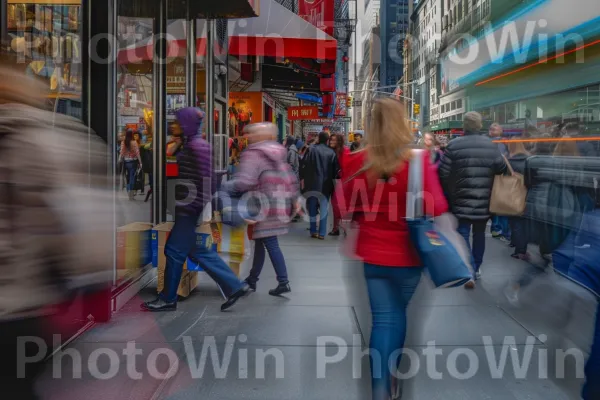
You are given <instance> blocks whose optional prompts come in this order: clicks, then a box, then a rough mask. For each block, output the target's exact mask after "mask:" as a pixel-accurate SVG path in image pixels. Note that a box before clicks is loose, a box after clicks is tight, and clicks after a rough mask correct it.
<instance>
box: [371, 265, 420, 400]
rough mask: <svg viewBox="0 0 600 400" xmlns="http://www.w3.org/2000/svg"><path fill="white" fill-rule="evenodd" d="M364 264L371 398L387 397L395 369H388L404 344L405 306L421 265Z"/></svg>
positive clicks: (412, 292) (393, 365)
mask: <svg viewBox="0 0 600 400" xmlns="http://www.w3.org/2000/svg"><path fill="white" fill-rule="evenodd" d="M364 267H365V278H366V280H367V289H368V292H369V302H370V304H371V314H372V317H373V327H372V330H371V343H370V345H369V348H370V349H371V352H372V354H371V358H370V359H371V386H372V392H373V400H381V399H389V397H390V394H391V382H392V380H391V375H390V373H391V372H395V370H391V369H392V368H396V369H397V368H398V365H399V364H400V357H399V356H398V357H396V355H397V354H398V353H397V352H398V351H399V350H401V349H402V348H403V347H404V339H405V337H406V308H407V307H408V303H409V302H410V300H411V298H412V296H413V294H414V293H415V290H416V289H417V286H418V284H419V281H420V280H421V273H422V271H423V268H422V267H409V268H405V267H404V268H402V267H383V266H378V265H373V264H367V263H365V266H364ZM392 357H394V359H392ZM390 364H391V366H390Z"/></svg>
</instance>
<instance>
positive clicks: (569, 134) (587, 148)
mask: <svg viewBox="0 0 600 400" xmlns="http://www.w3.org/2000/svg"><path fill="white" fill-rule="evenodd" d="M581 131H582V128H581V126H579V124H577V123H570V124H567V125H566V126H565V132H566V135H565V136H564V137H565V138H576V137H581ZM562 143H564V142H561V143H559V144H562ZM561 147H563V146H561ZM564 147H565V148H567V149H570V148H572V147H573V143H572V142H571V144H570V145H565V146H564ZM575 147H576V148H577V151H575V150H568V151H567V150H565V152H566V153H568V152H570V153H574V154H577V155H580V156H582V157H598V154H597V153H596V149H595V148H594V146H593V145H592V144H591V143H590V142H588V141H587V140H578V141H577V142H575Z"/></svg>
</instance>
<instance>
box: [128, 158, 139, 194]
mask: <svg viewBox="0 0 600 400" xmlns="http://www.w3.org/2000/svg"><path fill="white" fill-rule="evenodd" d="M137 168H138V162H137V160H132V161H125V171H127V178H128V180H127V191H128V192H131V191H132V190H133V188H134V187H135V172H136V171H137Z"/></svg>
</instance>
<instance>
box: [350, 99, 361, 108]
mask: <svg viewBox="0 0 600 400" xmlns="http://www.w3.org/2000/svg"><path fill="white" fill-rule="evenodd" d="M352 107H362V100H353V101H352Z"/></svg>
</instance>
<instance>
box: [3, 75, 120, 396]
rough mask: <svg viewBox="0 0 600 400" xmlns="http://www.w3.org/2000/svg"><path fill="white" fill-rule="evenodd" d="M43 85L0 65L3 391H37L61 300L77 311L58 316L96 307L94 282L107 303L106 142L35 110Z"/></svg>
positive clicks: (56, 330)
mask: <svg viewBox="0 0 600 400" xmlns="http://www.w3.org/2000/svg"><path fill="white" fill-rule="evenodd" d="M46 91H47V90H46V88H45V87H44V84H43V83H40V82H39V81H36V80H34V79H32V78H30V77H27V76H25V75H23V74H22V73H21V72H18V71H16V70H12V69H10V68H7V67H0V210H1V211H0V270H1V271H2V278H1V279H0V331H1V332H2V334H1V339H0V354H2V360H1V361H0V387H1V388H2V389H1V390H2V396H3V397H4V398H5V399H23V400H33V399H38V398H39V397H38V396H37V393H36V392H37V390H36V379H37V377H38V376H39V374H40V372H41V371H42V367H43V363H44V361H45V359H46V356H48V355H49V354H48V353H49V351H48V350H49V349H52V343H51V341H50V340H49V339H51V338H52V335H53V334H57V335H62V334H69V332H67V331H66V330H65V331H63V329H64V328H65V327H63V326H57V325H55V324H52V323H50V322H51V321H56V320H55V319H54V318H55V317H56V316H58V314H59V310H68V309H69V307H68V306H69V305H70V303H71V302H72V301H73V299H74V298H75V297H76V296H78V295H80V294H81V295H82V296H80V297H79V298H80V302H78V306H77V308H81V307H84V309H83V310H82V314H81V316H80V315H77V316H74V315H71V314H68V315H66V317H67V318H72V320H75V319H76V318H82V317H84V316H83V313H84V312H88V313H89V312H90V308H91V307H93V306H95V307H98V308H101V307H102V305H99V304H97V303H96V304H93V305H90V304H88V301H89V295H91V294H92V293H94V296H95V293H100V292H104V293H105V294H106V296H104V297H102V296H99V297H95V298H96V299H97V300H98V301H101V300H100V299H101V298H103V299H104V300H106V304H105V306H106V309H108V307H109V304H110V287H109V286H108V278H109V274H110V275H111V273H110V271H109V265H112V259H111V255H112V251H111V249H112V247H111V246H112V239H113V235H114V226H113V225H112V221H113V214H112V213H113V210H112V207H113V206H114V202H113V201H112V197H113V192H112V191H111V190H109V189H108V179H107V175H106V172H105V169H106V160H107V146H106V143H104V142H102V141H101V140H99V138H98V137H97V136H96V135H95V134H94V133H93V132H90V131H89V129H88V128H86V127H85V126H84V125H83V124H81V123H80V122H78V121H76V120H74V119H72V118H69V117H66V116H62V115H60V114H54V113H50V112H47V111H44V110H42V108H43V107H44V102H45V100H46ZM84 293H87V294H84ZM63 312H66V311H63ZM60 314H62V313H60ZM87 315H88V314H85V316H87ZM61 316H62V315H61ZM95 317H96V318H98V319H99V320H100V319H101V318H107V317H108V316H107V315H104V316H101V315H99V314H97V313H96V314H95Z"/></svg>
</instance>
